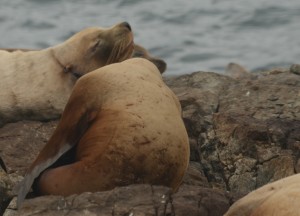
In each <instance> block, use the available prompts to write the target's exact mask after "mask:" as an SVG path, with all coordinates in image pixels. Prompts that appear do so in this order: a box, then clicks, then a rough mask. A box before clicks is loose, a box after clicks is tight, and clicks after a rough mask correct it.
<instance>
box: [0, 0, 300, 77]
mask: <svg viewBox="0 0 300 216" xmlns="http://www.w3.org/2000/svg"><path fill="white" fill-rule="evenodd" d="M120 21H128V22H129V23H130V24H131V25H132V28H133V30H134V34H135V42H136V43H138V44H141V45H143V46H144V47H146V48H148V49H149V50H150V52H152V54H154V55H156V56H159V57H162V58H163V59H165V61H166V62H167V63H168V70H167V73H166V74H168V75H176V74H184V73H190V72H193V71H198V70H204V71H216V72H220V73H222V72H223V71H224V68H225V67H226V65H227V64H228V63H229V62H236V63H239V64H241V65H243V66H245V67H246V68H247V69H249V70H258V69H267V68H272V67H275V66H280V67H286V66H289V65H290V64H292V63H300V27H299V25H300V1H299V0H287V1H282V0H251V1H246V0H226V1H224V0H223V1H222V0H185V1H183V0H151V1H149V0H73V1H66V0H65V1H63V0H13V1H12V0H0V34H1V40H0V47H21V48H39V49H40V48H45V47H48V46H52V45H55V44H57V43H60V42H62V41H64V40H65V39H66V38H68V37H69V36H70V35H72V34H73V33H75V32H77V31H79V30H81V29H83V28H85V27H89V26H102V27H108V26H111V25H113V24H115V23H117V22H120Z"/></svg>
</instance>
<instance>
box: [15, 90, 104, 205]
mask: <svg viewBox="0 0 300 216" xmlns="http://www.w3.org/2000/svg"><path fill="white" fill-rule="evenodd" d="M86 94H87V93H86V91H85V89H82V88H81V87H80V85H77V87H76V86H75V87H74V90H73V93H72V95H71V97H70V99H69V102H68V104H67V105H66V107H65V110H64V113H63V115H62V118H61V120H60V122H59V124H58V126H57V128H56V129H55V131H54V133H53V135H52V136H51V138H50V140H49V141H48V143H47V144H46V146H45V147H44V148H43V149H42V150H41V152H40V153H39V155H38V157H37V158H36V160H35V161H34V162H33V163H32V165H31V166H30V168H29V169H28V171H27V173H26V175H25V177H24V179H23V180H22V181H21V182H20V184H19V185H18V186H17V187H18V188H19V192H18V199H17V208H18V209H19V208H20V207H21V204H22V202H23V201H24V199H25V196H26V194H27V193H28V191H29V190H30V188H31V185H32V184H33V181H34V179H35V178H36V177H38V176H39V175H40V174H41V172H42V171H44V170H45V169H46V168H48V167H49V166H51V165H52V164H53V163H54V162H55V161H56V160H58V159H59V158H60V157H61V156H62V155H63V154H64V153H66V152H67V151H68V150H70V149H71V148H72V147H74V146H75V145H76V144H77V143H78V141H79V140H80V139H81V137H82V135H83V134H84V133H85V131H86V130H87V128H88V127H89V126H90V124H91V122H92V121H93V120H94V119H95V117H96V116H97V113H98V111H99V110H98V109H92V110H91V109H89V104H91V103H93V97H91V96H89V97H87V96H86ZM91 107H97V106H91Z"/></svg>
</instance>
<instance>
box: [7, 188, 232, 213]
mask: <svg viewBox="0 0 300 216" xmlns="http://www.w3.org/2000/svg"><path fill="white" fill-rule="evenodd" d="M231 200H232V197H231V196H230V195H229V194H227V193H225V192H222V191H219V190H214V189H210V188H201V187H195V186H183V187H181V189H180V190H179V191H178V192H177V193H175V194H172V193H171V190H170V189H169V188H167V187H162V186H150V185H131V186H128V187H119V188H115V189H114V190H111V191H105V192H97V193H89V192H86V193H83V194H80V195H72V196H69V197H66V198H64V197H61V196H42V197H37V198H34V199H28V200H25V202H24V205H23V206H22V208H21V209H20V210H16V202H15V199H14V200H13V201H12V202H11V203H10V205H9V207H8V209H7V210H6V212H5V214H4V216H18V215H20V216H21V215H22V216H29V215H40V216H52V215H53V216H54V215H55V216H60V215H61V216H63V215H87V216H94V215H115V216H117V215H120V216H121V215H128V216H129V215H145V216H146V215H149V216H150V215H190V216H193V215H195V216H196V215H199V214H200V215H211V216H213V215H223V214H224V213H225V212H226V211H227V209H228V208H229V206H230V201H231Z"/></svg>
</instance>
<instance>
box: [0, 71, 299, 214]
mask: <svg viewBox="0 0 300 216" xmlns="http://www.w3.org/2000/svg"><path fill="white" fill-rule="evenodd" d="M297 71H298V67H296V66H293V67H291V69H290V70H279V69H278V70H277V69H276V70H272V71H268V72H261V73H256V74H255V75H251V76H248V75H245V76H244V75H243V76H239V77H238V78H237V77H231V76H229V75H230V73H228V76H227V75H220V74H216V73H212V72H196V73H192V74H187V75H183V76H179V77H173V78H170V77H167V78H165V81H166V83H167V84H168V85H169V86H170V87H171V89H172V90H173V91H174V92H175V93H176V95H177V96H178V98H179V99H180V102H181V105H182V110H183V118H184V122H185V125H186V128H187V131H188V134H189V138H190V145H191V158H190V159H191V162H190V167H189V169H188V171H187V174H186V175H185V177H184V183H183V185H182V186H181V187H180V189H179V191H178V192H177V193H175V194H170V195H168V196H166V197H167V198H166V202H168V203H169V204H168V205H167V207H164V205H162V203H160V206H159V214H158V215H164V214H166V215H174V213H176V215H198V214H199V215H222V214H223V213H224V212H225V211H226V210H227V209H228V207H229V205H231V204H232V203H233V202H234V201H235V200H236V199H237V198H238V197H239V196H241V195H245V194H247V193H248V192H250V191H252V190H254V189H256V188H258V187H260V186H262V185H265V184H266V183H268V182H272V181H275V180H277V179H281V178H283V177H286V176H289V175H292V174H294V173H298V172H299V171H300V151H299V149H300V76H299V73H298V72H297ZM245 73H246V72H245ZM245 73H244V72H243V74H245ZM56 124H57V121H51V122H33V121H31V122H29V121H27V122H17V123H10V124H6V125H5V126H4V127H2V128H0V156H1V158H2V160H3V161H4V163H5V164H6V167H7V172H8V175H6V174H5V176H6V177H8V178H9V181H11V182H13V184H15V183H16V182H17V181H19V180H20V178H21V176H22V175H24V173H25V170H26V169H27V167H28V166H29V164H30V163H31V162H32V160H33V159H34V158H35V157H36V155H37V154H38V152H39V150H40V149H41V148H42V147H43V146H44V145H45V143H46V142H47V140H48V139H49V137H50V135H51V133H52V132H53V130H54V128H55V126H56ZM4 173H5V172H4ZM6 177H3V176H2V175H1V176H0V182H1V181H2V179H5V178H6ZM0 187H1V186H0ZM10 187H11V186H9V187H7V188H6V189H5V190H6V191H11V189H9V188H10ZM139 187H145V188H144V189H141V188H139ZM150 189H151V190H150ZM123 190H125V191H127V193H125V192H124V191H123ZM153 190H154V191H156V192H157V193H158V194H159V193H160V194H164V193H166V194H167V192H166V191H168V190H169V189H168V188H164V187H150V186H145V185H144V186H140V185H132V186H128V187H125V188H116V189H115V190H113V191H107V192H101V193H85V194H82V195H74V196H71V197H68V198H65V199H64V198H61V197H52V196H46V197H38V198H35V199H31V200H27V201H26V202H25V205H24V208H23V209H22V211H21V212H22V213H24V214H22V215H33V214H35V213H34V212H36V214H38V215H42V214H43V215H66V214H71V215H96V214H98V213H99V212H100V211H103V212H102V214H103V215H113V214H112V213H114V215H155V214H156V213H157V212H156V211H157V210H155V209H156V207H155V206H157V204H155V205H154V203H157V202H158V203H159V202H160V201H159V200H160V198H157V200H156V201H155V202H154V201H153V200H154V199H156V198H154V197H153ZM117 191H119V192H120V193H123V195H124V196H123V195H122V197H118V196H116V197H114V198H113V200H110V201H107V199H108V198H107V197H112V196H114V195H112V194H115V193H119V192H117ZM121 191H123V192H121ZM0 193H1V192H0ZM127 195H128V196H127ZM8 199H9V200H10V199H11V197H10V196H8ZM59 200H63V201H62V203H61V202H60V201H59ZM104 200H106V201H104ZM75 201H76V202H75ZM64 203H67V204H64ZM68 203H71V204H68ZM74 203H78V205H77V204H76V205H75V204H74ZM171 204H172V205H171ZM61 205H66V207H61ZM115 205H116V206H119V207H120V208H121V210H116V212H114V211H112V209H114V208H115ZM0 206H1V204H0ZM26 206H27V207H26ZM76 206H78V207H76ZM13 208H14V207H13V202H12V203H11V205H10V207H9V209H8V210H7V211H6V213H5V215H6V216H8V215H18V214H19V213H20V212H16V211H15V210H14V209H13ZM164 208H165V210H164V211H161V209H164ZM57 209H60V210H57ZM122 209H124V211H123V210H122ZM131 210H135V211H136V212H135V213H134V214H131V212H130V211H131ZM117 212H119V213H117ZM99 214H100V213H99Z"/></svg>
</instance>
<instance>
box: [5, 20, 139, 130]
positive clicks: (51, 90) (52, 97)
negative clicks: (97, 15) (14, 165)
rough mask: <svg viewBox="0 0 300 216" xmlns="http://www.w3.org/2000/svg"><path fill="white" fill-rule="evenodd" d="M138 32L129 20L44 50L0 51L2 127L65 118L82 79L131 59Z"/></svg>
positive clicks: (81, 33)
mask: <svg viewBox="0 0 300 216" xmlns="http://www.w3.org/2000/svg"><path fill="white" fill-rule="evenodd" d="M133 48H134V44H133V34H132V31H131V27H130V25H129V24H128V23H127V22H123V23H120V24H117V25H115V26H113V27H111V28H96V27H95V28H87V29H85V30H82V31H80V32H78V33H77V34H75V35H73V36H72V37H71V38H69V39H68V40H66V41H65V42H63V43H62V44H59V45H57V46H54V47H50V48H47V49H44V50H39V51H27V52H24V51H15V52H8V51H5V50H1V51H0V74H1V79H0V101H1V103H0V126H1V125H3V124H4V123H6V122H13V121H18V120H21V119H30V120H47V119H53V118H57V117H59V116H60V115H61V113H62V111H63V109H64V107H65V105H66V102H67V101H68V98H69V96H70V94H71V90H72V88H73V86H74V83H75V82H76V80H77V79H78V77H80V76H82V75H84V74H86V73H88V72H90V71H93V70H95V69H97V68H100V67H102V66H104V65H107V64H111V63H115V62H121V61H123V60H125V59H128V58H130V57H131V55H132V52H133Z"/></svg>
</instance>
